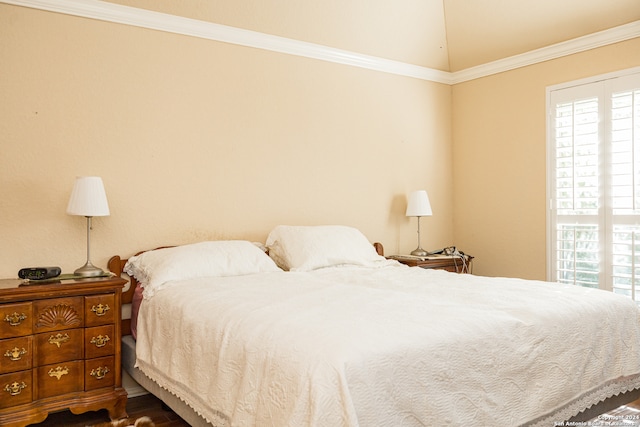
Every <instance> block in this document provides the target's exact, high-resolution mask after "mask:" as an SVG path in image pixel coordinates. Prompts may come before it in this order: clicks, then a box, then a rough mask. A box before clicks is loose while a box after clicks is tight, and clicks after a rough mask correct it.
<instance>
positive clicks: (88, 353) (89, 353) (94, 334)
mask: <svg viewBox="0 0 640 427" xmlns="http://www.w3.org/2000/svg"><path fill="white" fill-rule="evenodd" d="M114 332H115V327H114V326H113V325H105V326H96V327H94V328H86V329H85V331H84V349H85V358H86V359H93V358H96V357H102V356H108V355H111V354H114V352H115V347H114V339H113V337H114V335H113V334H114Z"/></svg>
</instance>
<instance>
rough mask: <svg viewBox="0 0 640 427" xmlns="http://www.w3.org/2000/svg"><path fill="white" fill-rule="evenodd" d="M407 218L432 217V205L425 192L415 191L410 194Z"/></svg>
mask: <svg viewBox="0 0 640 427" xmlns="http://www.w3.org/2000/svg"><path fill="white" fill-rule="evenodd" d="M406 215H407V216H431V204H430V203H429V196H428V195H427V192H426V191H425V190H418V191H414V192H412V193H411V194H409V202H408V203H407V213H406Z"/></svg>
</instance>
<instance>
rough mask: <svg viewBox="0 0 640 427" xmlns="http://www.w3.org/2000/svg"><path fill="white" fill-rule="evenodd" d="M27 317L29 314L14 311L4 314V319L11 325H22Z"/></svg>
mask: <svg viewBox="0 0 640 427" xmlns="http://www.w3.org/2000/svg"><path fill="white" fill-rule="evenodd" d="M26 318H27V315H26V314H24V313H18V312H15V311H14V312H13V313H12V314H7V315H6V316H4V321H5V322H7V323H8V324H9V325H11V326H20V324H21V323H22V321H23V320H25V319H26Z"/></svg>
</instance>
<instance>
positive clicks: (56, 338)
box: [49, 334, 70, 348]
mask: <svg viewBox="0 0 640 427" xmlns="http://www.w3.org/2000/svg"><path fill="white" fill-rule="evenodd" d="M69 339H70V338H69V334H64V335H62V334H57V335H51V336H50V337H49V344H55V345H57V346H58V348H60V344H64V343H66V342H67V341H69Z"/></svg>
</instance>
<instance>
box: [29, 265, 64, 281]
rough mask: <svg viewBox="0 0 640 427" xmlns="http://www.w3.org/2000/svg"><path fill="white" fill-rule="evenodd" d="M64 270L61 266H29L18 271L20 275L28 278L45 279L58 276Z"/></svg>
mask: <svg viewBox="0 0 640 427" xmlns="http://www.w3.org/2000/svg"><path fill="white" fill-rule="evenodd" d="M61 272H62V270H60V267H27V268H21V269H20V271H18V277H19V278H21V279H28V280H44V279H53V278H54V277H58V276H59V275H60V273H61Z"/></svg>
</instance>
